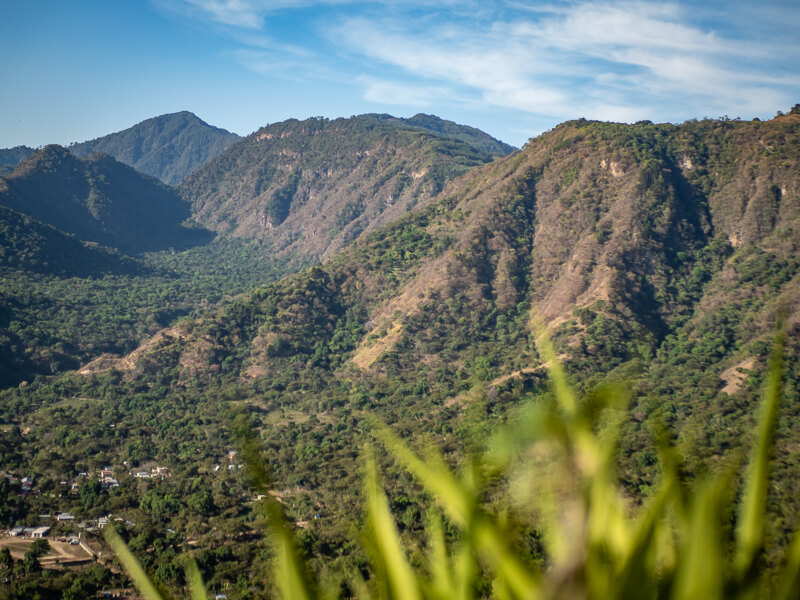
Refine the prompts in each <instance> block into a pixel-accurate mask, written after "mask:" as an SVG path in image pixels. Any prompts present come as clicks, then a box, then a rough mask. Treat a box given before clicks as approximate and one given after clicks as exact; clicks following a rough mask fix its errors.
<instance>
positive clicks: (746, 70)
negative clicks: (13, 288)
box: [152, 0, 800, 121]
mask: <svg viewBox="0 0 800 600" xmlns="http://www.w3.org/2000/svg"><path fill="white" fill-rule="evenodd" d="M152 1H154V2H158V3H159V4H160V5H162V6H166V7H167V8H168V9H169V10H171V11H173V12H175V13H178V14H183V15H187V16H189V17H191V18H192V19H200V20H205V21H207V22H210V23H212V24H214V25H216V26H219V27H223V28H226V31H227V34H228V36H229V37H231V38H233V39H235V40H236V41H238V42H239V43H241V44H242V49H241V50H240V51H239V52H236V53H235V56H236V59H237V61H238V62H239V63H240V64H242V65H243V66H245V67H246V68H248V69H250V70H252V71H254V72H256V73H260V74H262V75H266V76H278V77H286V78H290V79H297V78H301V77H304V78H307V79H308V78H325V79H328V80H330V79H333V78H336V77H338V78H339V79H340V81H349V82H352V83H353V84H354V85H356V86H358V87H359V88H360V89H361V93H362V97H363V98H364V99H366V100H367V101H370V102H374V103H377V104H387V105H388V104H393V105H398V104H401V105H408V106H435V105H437V104H442V103H445V104H451V105H452V104H454V103H462V104H464V105H468V104H471V105H473V106H474V105H482V106H484V107H499V108H504V109H513V110H515V111H522V112H524V113H529V114H531V115H536V116H539V117H547V118H552V119H564V118H572V117H576V116H586V117H589V118H598V119H611V120H622V121H634V120H639V119H643V118H654V119H659V120H660V119H670V120H679V119H681V118H687V117H688V116H693V115H697V116H702V115H709V116H718V115H719V114H722V113H730V114H737V113H738V114H742V115H748V114H754V113H764V111H765V109H766V108H767V107H772V110H774V109H775V108H774V107H781V106H787V105H788V104H789V103H793V101H794V100H793V96H796V95H797V91H798V89H800V74H798V71H797V69H796V68H794V67H788V66H786V65H788V64H789V63H788V59H786V58H785V57H788V56H794V55H796V54H797V53H798V52H800V44H798V43H797V42H789V45H788V46H787V35H788V34H787V32H786V26H783V25H782V24H781V22H778V21H775V20H776V19H781V18H783V23H791V22H793V20H794V21H796V20H797V19H798V18H799V17H798V13H800V10H798V9H787V10H785V11H783V12H784V13H785V14H784V16H783V17H782V16H781V13H780V12H776V11H770V10H764V11H762V12H760V13H756V12H753V13H750V14H751V15H752V18H751V22H752V23H753V27H745V26H744V25H743V23H742V21H741V20H739V21H734V20H732V19H733V18H734V17H729V16H728V14H729V13H730V12H731V11H733V12H734V13H736V14H738V13H737V12H736V11H737V9H736V7H733V8H730V10H728V6H727V5H725V6H724V7H723V6H722V5H721V2H720V3H717V4H714V3H713V1H712V4H710V5H704V6H703V7H702V8H696V7H694V6H691V5H688V4H686V3H685V2H682V1H673V2H669V3H661V2H655V1H654V0H608V1H606V2H601V3H595V2H576V1H572V0H553V2H552V3H550V4H532V3H526V2H515V1H514V0H504V1H501V0H497V1H494V2H491V1H484V2H478V0H460V1H458V2H457V1H456V0H407V1H406V2H404V3H402V4H400V3H397V2H393V1H392V0H152ZM732 1H734V2H736V1H738V0H732ZM766 1H767V2H769V0H766ZM312 7H315V8H325V10H326V12H325V15H326V17H325V19H324V20H323V19H316V18H314V16H313V13H308V12H306V13H302V14H303V15H304V16H305V15H311V17H310V18H309V20H308V21H307V22H306V20H305V19H304V20H303V24H302V25H300V27H302V28H303V31H301V32H300V34H301V35H305V40H306V41H305V42H300V41H297V42H296V43H295V41H294V40H289V41H288V42H287V37H286V36H285V35H284V36H283V37H282V39H283V42H281V43H278V42H277V41H276V39H275V35H279V34H280V32H277V31H275V30H274V29H271V28H270V23H271V22H272V21H273V20H274V19H272V17H273V16H275V17H279V16H286V15H292V14H293V11H298V10H300V9H309V8H312ZM767 8H768V7H767ZM714 11H718V12H716V13H715V12H714ZM726 11H727V12H726ZM298 14H301V13H298ZM758 15H760V16H758ZM756 18H760V19H762V20H761V21H758V22H754V21H753V19H756ZM768 24H771V25H773V26H774V28H776V29H780V31H782V32H783V34H782V36H776V37H774V38H773V37H772V36H767V35H765V34H764V33H763V32H764V31H766V30H767V25H768ZM779 26H780V27H779ZM752 32H762V33H752ZM270 34H273V35H270ZM789 38H791V36H789ZM312 39H313V40H314V41H309V40H312ZM780 57H784V59H783V63H782V64H783V65H784V68H783V70H781V69H780V68H776V64H778V63H779V62H780V60H779V59H780ZM336 73H338V74H339V75H336ZM359 73H360V74H361V75H359ZM400 82H402V83H400Z"/></svg>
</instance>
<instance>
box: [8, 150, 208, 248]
mask: <svg viewBox="0 0 800 600" xmlns="http://www.w3.org/2000/svg"><path fill="white" fill-rule="evenodd" d="M0 205H4V206H6V207H8V208H10V209H13V210H15V211H18V212H20V213H23V214H25V215H28V216H30V217H32V218H34V219H37V220H39V221H42V222H43V223H46V224H48V225H52V226H53V227H56V228H57V229H60V230H62V231H64V232H67V233H70V234H73V235H75V236H77V237H78V238H79V239H81V240H84V241H91V242H96V243H99V244H103V245H106V246H110V247H113V248H117V249H119V250H121V251H123V252H134V253H136V252H143V251H146V250H155V249H160V248H168V247H182V246H187V245H192V244H196V243H200V242H202V241H206V240H208V239H209V236H208V235H207V233H206V232H201V231H197V230H190V229H187V228H185V227H182V226H181V222H182V221H183V220H184V219H186V218H188V217H189V206H188V205H187V204H186V203H184V202H183V201H182V200H181V199H180V198H179V197H178V196H177V194H176V193H175V192H174V191H173V190H172V189H171V188H169V187H167V186H165V185H164V184H162V183H161V182H159V181H157V180H156V179H153V178H151V177H148V176H146V175H142V174H141V173H139V172H138V171H135V170H134V169H132V168H131V167H128V166H127V165H124V164H122V163H119V162H117V161H115V160H114V159H113V158H111V157H110V156H107V155H105V154H99V153H98V154H93V155H91V156H89V157H87V158H85V159H79V158H76V157H75V156H74V155H73V154H71V153H70V152H69V151H68V150H66V149H65V148H62V147H61V146H46V147H45V148H42V149H41V150H39V151H37V152H36V153H34V154H33V155H32V156H30V157H29V158H27V159H26V160H24V161H23V162H22V163H20V165H19V166H18V167H17V168H16V169H15V170H14V171H13V172H12V173H11V174H9V175H7V176H6V177H4V178H0Z"/></svg>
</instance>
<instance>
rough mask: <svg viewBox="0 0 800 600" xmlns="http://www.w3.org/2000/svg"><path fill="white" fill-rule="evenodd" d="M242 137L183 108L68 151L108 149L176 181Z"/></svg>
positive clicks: (133, 164)
mask: <svg viewBox="0 0 800 600" xmlns="http://www.w3.org/2000/svg"><path fill="white" fill-rule="evenodd" d="M239 139H240V138H239V136H238V135H236V134H235V133H230V132H229V131H225V130H224V129H219V128H218V127H212V126H211V125H209V124H208V123H206V122H205V121H203V120H201V119H199V118H198V117H197V116H195V115H194V114H192V113H190V112H187V111H183V112H179V113H174V114H169V115H161V116H160V117H154V118H152V119H147V120H146V121H142V122H141V123H138V124H136V125H134V126H133V127H129V128H128V129H125V130H124V131H120V132H118V133H112V134H109V135H106V136H103V137H100V138H97V139H94V140H90V141H88V142H82V143H80V144H72V145H70V146H69V151H70V152H72V153H73V154H75V155H76V156H80V157H83V156H88V155H89V154H91V153H93V152H105V153H106V154H109V155H110V156H113V157H114V158H116V159H117V160H118V161H120V162H123V163H125V164H126V165H129V166H131V167H133V168H134V169H136V170H137V171H141V172H142V173H147V174H148V175H152V176H153V177H156V178H158V179H160V180H161V181H163V182H164V183H166V184H169V185H174V184H176V183H178V182H179V181H180V180H181V179H183V178H184V177H185V176H186V175H188V174H189V173H191V172H192V171H194V170H195V169H197V168H198V167H200V166H201V165H203V164H204V163H206V162H207V161H208V160H210V159H212V158H214V157H215V156H217V155H218V154H220V153H222V152H224V151H225V150H226V149H227V148H229V147H230V146H231V145H232V144H234V143H235V142H236V141H238V140H239Z"/></svg>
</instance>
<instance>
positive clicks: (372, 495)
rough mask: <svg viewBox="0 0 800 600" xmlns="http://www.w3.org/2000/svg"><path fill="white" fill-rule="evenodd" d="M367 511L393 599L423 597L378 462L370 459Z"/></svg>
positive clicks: (368, 466)
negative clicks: (407, 555)
mask: <svg viewBox="0 0 800 600" xmlns="http://www.w3.org/2000/svg"><path fill="white" fill-rule="evenodd" d="M366 488H367V489H366V492H367V514H368V518H369V524H370V529H371V530H372V536H373V539H374V542H375V545H376V548H377V550H378V554H379V556H380V561H381V563H382V565H383V568H384V569H385V570H386V577H387V579H388V580H389V582H388V583H389V586H388V587H389V589H390V590H391V595H392V598H395V599H396V600H421V596H420V592H419V587H418V583H417V579H416V577H415V576H414V572H413V571H412V570H411V567H410V565H409V564H408V560H407V559H406V555H405V552H404V551H403V545H402V543H401V542H400V534H399V533H398V532H397V528H396V527H395V524H394V520H393V519H392V513H391V511H390V509H389V501H388V500H387V499H386V495H385V494H384V493H383V491H382V490H381V488H380V485H379V484H378V474H377V472H376V470H375V462H374V461H373V459H372V458H371V457H370V458H368V459H367V478H366Z"/></svg>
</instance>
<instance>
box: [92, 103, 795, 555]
mask: <svg viewBox="0 0 800 600" xmlns="http://www.w3.org/2000/svg"><path fill="white" fill-rule="evenodd" d="M799 133H800V115H789V116H785V117H781V118H777V119H774V120H772V121H769V122H757V121H756V122H739V121H701V122H688V123H685V124H683V125H680V126H676V125H654V124H652V123H639V124H636V125H620V124H610V123H597V122H589V121H573V122H569V123H565V124H563V125H560V126H559V127H557V128H555V129H554V130H552V131H551V132H548V133H547V134H545V135H543V136H541V137H540V138H536V139H534V140H531V141H530V142H529V144H528V145H527V146H526V147H525V149H523V150H522V151H521V152H520V153H518V154H514V155H512V156H509V157H507V158H504V159H500V160H498V161H495V162H492V163H489V164H486V165H483V166H478V167H475V168H473V169H472V170H470V171H469V172H467V173H466V174H464V175H463V176H461V177H459V178H457V179H455V180H453V181H451V182H450V183H449V184H447V185H446V186H445V188H444V189H443V190H442V192H441V194H440V195H439V196H438V198H437V200H435V201H432V202H431V203H429V204H427V205H425V206H420V207H418V208H417V209H415V210H413V211H412V212H411V214H409V215H407V216H406V217H404V218H402V219H399V220H398V221H396V222H395V223H393V224H391V225H389V226H387V227H384V228H382V229H379V230H376V231H374V232H373V233H371V234H369V235H366V236H364V237H362V238H361V239H360V240H359V241H358V242H356V243H355V244H354V245H352V246H350V247H349V248H347V249H345V250H344V251H343V252H341V253H339V254H338V255H336V256H334V257H332V258H331V259H330V260H328V261H327V262H326V263H324V264H323V265H322V266H321V267H314V268H312V269H310V270H307V271H304V272H302V273H300V274H298V275H295V276H292V277H289V278H286V279H284V280H282V281H281V282H279V283H276V284H272V285H269V286H266V287H264V288H262V289H261V290H259V291H257V292H254V293H252V294H250V295H247V296H244V297H241V298H239V299H236V300H235V301H234V302H232V303H231V304H229V305H227V306H224V307H221V308H219V309H218V310H217V311H214V312H212V313H211V314H208V315H206V316H204V317H201V318H199V319H197V320H195V321H185V322H183V323H181V324H179V325H178V326H176V327H174V328H171V329H169V330H164V331H162V332H161V333H159V334H158V335H157V336H155V337H154V338H152V339H151V340H149V341H148V342H147V343H146V344H144V345H143V346H142V347H140V348H139V349H138V350H136V351H135V352H134V353H132V354H131V355H129V356H126V357H122V358H120V359H116V360H115V359H111V358H109V357H106V358H105V359H104V360H103V361H99V362H96V363H93V364H90V365H87V366H86V367H85V368H84V370H83V371H82V372H84V373H86V374H95V375H97V374H101V373H103V372H105V371H106V370H108V369H109V368H111V367H113V368H115V369H117V370H118V372H124V373H127V375H126V376H127V377H129V378H130V381H131V383H130V384H128V387H124V389H126V390H127V389H129V387H130V386H134V387H135V386H141V385H142V382H147V381H150V382H155V381H158V382H159V383H160V385H162V386H165V387H167V388H169V389H171V390H173V391H172V393H173V394H175V396H176V397H180V398H184V397H188V398H193V397H195V396H196V395H197V394H199V393H202V394H203V396H204V397H205V398H208V399H209V402H210V404H209V405H208V408H207V410H215V409H211V408H210V407H211V406H212V405H213V406H217V407H218V406H219V402H220V399H221V398H231V399H233V400H236V402H238V403H239V404H240V405H241V404H242V403H243V404H245V405H248V406H250V410H251V416H252V418H253V419H254V421H255V426H256V427H261V429H260V431H261V432H262V437H263V440H264V443H265V445H266V447H267V448H270V449H272V451H274V452H275V453H276V454H275V457H274V458H273V459H272V461H271V464H272V466H273V468H274V470H275V477H276V479H277V484H276V485H278V486H283V487H286V488H291V486H299V487H300V488H302V489H304V490H306V492H304V494H305V496H304V497H306V498H308V499H307V501H306V502H308V503H309V505H315V504H314V503H317V504H316V505H321V506H324V507H325V510H326V511H327V513H328V514H329V516H330V519H331V525H329V526H325V525H320V529H317V531H318V535H319V536H320V538H322V540H323V541H320V544H326V543H330V544H334V546H335V545H336V544H337V543H339V542H337V541H336V540H337V539H338V538H337V536H338V535H340V534H341V531H342V529H341V528H342V527H343V526H342V525H341V520H342V519H347V518H348V515H349V514H351V513H352V511H353V510H355V506H356V503H355V500H354V498H353V497H352V495H348V494H347V493H346V492H343V491H342V490H344V489H353V488H357V487H358V486H357V481H356V480H355V479H354V475H353V474H352V473H353V463H352V461H353V460H354V454H353V452H352V448H353V446H355V445H359V444H361V443H364V437H365V434H364V433H363V430H364V428H366V429H369V426H368V425H365V423H366V422H367V421H364V420H363V419H364V418H365V415H366V414H370V415H372V416H373V417H375V416H377V417H378V418H380V419H381V420H384V421H387V422H389V423H392V424H393V426H394V427H395V428H397V429H398V430H399V431H402V432H404V434H408V435H420V436H423V437H425V436H428V437H430V435H431V434H430V432H434V431H435V432H442V433H441V435H438V433H437V434H436V435H434V436H433V437H435V439H436V440H437V442H438V443H440V444H443V445H444V447H445V448H446V449H449V450H450V451H455V449H456V448H458V447H459V445H460V442H459V441H458V440H459V439H461V440H464V439H465V437H464V436H467V437H468V434H467V433H466V432H468V431H485V430H486V429H487V428H489V427H490V426H496V425H497V424H499V423H500V422H503V421H504V420H505V419H507V418H510V415H513V412H514V410H515V407H516V406H517V405H518V404H519V402H520V401H521V398H522V397H524V395H525V394H526V393H539V394H541V393H543V392H544V391H545V390H546V387H547V386H546V379H545V377H544V371H543V365H542V363H541V360H540V358H539V357H538V355H537V353H536V351H535V349H534V348H535V347H534V343H533V338H534V336H535V333H536V330H535V328H534V327H532V325H531V323H532V322H537V321H539V322H541V323H542V324H543V326H544V327H546V328H547V330H548V331H549V332H550V337H551V339H552V340H553V341H554V343H555V344H556V347H557V349H558V352H559V353H560V355H561V358H562V360H563V361H564V362H565V364H566V366H567V368H568V370H569V372H570V373H571V375H572V377H573V378H574V381H575V382H576V383H577V384H578V385H579V386H580V387H582V388H588V387H591V385H592V384H593V383H597V382H599V381H603V380H604V379H606V378H607V377H611V378H612V379H617V380H618V379H620V378H623V379H626V380H627V381H628V382H629V384H630V385H634V386H635V387H634V389H635V394H634V402H633V409H632V411H631V413H630V416H629V421H628V422H627V423H626V425H625V431H626V435H625V440H624V443H623V446H624V448H625V453H624V457H625V458H624V459H623V473H622V476H623V480H624V482H626V484H627V485H629V487H630V490H631V494H634V495H636V494H637V493H639V492H637V490H641V489H643V488H646V487H647V486H648V485H651V484H652V482H653V480H654V478H656V477H657V472H656V471H655V469H654V468H653V467H652V465H653V464H654V463H653V462H652V461H651V460H650V459H649V458H648V456H650V457H652V452H653V449H652V446H651V445H650V444H651V442H649V441H648V440H649V439H650V438H648V437H647V436H648V435H649V434H648V433H647V431H648V427H649V425H648V424H647V423H648V419H650V418H652V419H653V420H654V421H653V422H654V423H658V422H666V423H667V424H668V425H669V426H670V427H671V428H672V429H673V431H675V435H679V436H684V435H687V436H688V435H691V439H692V440H693V443H694V444H695V445H696V447H694V449H693V450H692V452H693V454H692V456H693V457H694V458H693V461H694V462H692V463H690V468H693V469H701V468H702V467H700V466H699V464H700V462H699V461H701V460H702V458H703V457H706V458H707V459H708V460H713V459H712V458H711V457H712V456H714V453H719V452H723V453H724V452H725V451H726V449H735V448H737V447H738V445H739V444H740V443H741V440H742V439H743V437H746V433H745V432H746V431H748V429H747V428H748V427H749V423H750V420H749V419H750V414H751V413H750V411H752V410H754V407H755V406H756V405H757V402H758V396H759V382H760V381H761V380H762V378H763V370H764V365H765V361H766V356H767V354H768V351H769V347H770V344H771V341H770V340H771V335H772V329H773V327H774V324H775V315H776V314H777V313H778V311H779V309H780V307H781V306H783V307H784V308H783V309H780V310H783V311H784V312H785V315H786V317H785V318H786V326H787V328H788V330H789V334H790V335H789V339H790V340H791V341H790V346H789V348H788V350H787V356H788V357H790V358H787V377H788V378H789V380H790V381H798V380H800V360H798V357H800V352H798V351H799V350H800V347H798V340H800V303H798V298H800V249H799V248H798V239H800V238H799V237H798V236H797V232H798V231H800V169H798V168H797V167H798V166H799V165H798V163H800V135H798V134H799ZM165 373H170V374H171V375H169V376H167V377H165V376H164V374H165ZM759 374H761V375H759ZM200 390H202V392H200ZM212 398H216V400H214V401H212V400H211V399H212ZM796 400H797V399H796V398H795V399H794V400H792V401H790V402H789V404H788V406H787V407H786V408H785V411H786V414H787V415H789V414H793V411H795V410H797V409H799V408H800V406H798V404H797V401H796ZM214 402H216V404H214ZM458 432H463V435H462V433H458ZM176 435H177V434H176ZM469 435H472V434H469ZM782 435H783V437H782V438H781V441H780V442H779V444H778V450H777V452H778V456H779V457H780V460H779V463H780V465H781V466H780V468H779V469H778V472H777V476H778V478H779V480H780V481H781V485H783V486H784V487H783V488H782V491H781V493H780V495H779V498H777V499H776V500H775V501H776V502H778V503H780V504H781V505H782V506H784V508H785V509H786V510H790V512H791V514H792V517H791V518H789V519H788V520H787V522H794V519H795V518H796V517H797V516H799V515H797V511H796V508H791V509H789V508H788V507H791V506H795V505H794V504H793V498H795V497H796V494H797V493H800V489H798V485H800V484H798V483H797V479H796V478H792V476H791V473H793V472H795V470H796V469H798V468H800V459H798V457H797V455H796V453H794V454H793V451H792V448H793V445H792V444H794V443H796V442H797V441H798V440H800V424H798V423H797V422H796V421H787V422H786V423H785V429H784V433H783V434H782ZM718 444H723V445H722V446H718ZM278 489H280V487H279V488H278ZM290 512H291V511H290ZM306 513H307V511H306V512H304V511H303V509H298V510H297V511H296V512H291V514H292V515H294V516H295V518H297V519H304V518H307V517H308V515H307V514H306ZM337 523H338V525H337ZM776 535H778V537H779V538H780V539H782V540H784V541H785V540H786V539H788V535H789V531H788V529H787V530H781V531H780V532H777V533H776ZM326 536H332V537H326ZM341 543H344V542H341Z"/></svg>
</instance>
